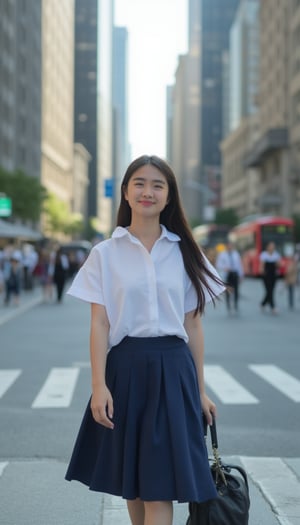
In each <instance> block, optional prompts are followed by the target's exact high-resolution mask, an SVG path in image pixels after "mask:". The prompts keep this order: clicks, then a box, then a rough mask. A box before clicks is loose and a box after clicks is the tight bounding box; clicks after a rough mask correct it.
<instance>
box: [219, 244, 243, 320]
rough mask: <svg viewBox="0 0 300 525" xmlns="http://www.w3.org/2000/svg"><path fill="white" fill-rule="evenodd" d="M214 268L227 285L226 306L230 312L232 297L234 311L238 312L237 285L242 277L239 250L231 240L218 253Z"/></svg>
mask: <svg viewBox="0 0 300 525" xmlns="http://www.w3.org/2000/svg"><path fill="white" fill-rule="evenodd" d="M216 268H217V270H218V272H219V274H220V276H221V277H222V279H223V280H224V281H225V282H226V284H227V285H228V288H227V289H226V295H225V297H226V306H227V310H228V312H229V313H230V312H231V310H232V308H231V306H232V304H231V303H232V298H233V307H234V311H235V312H236V313H237V312H238V304H239V285H240V282H241V279H242V278H243V277H244V270H243V264H242V259H241V256H240V254H239V252H238V251H237V250H236V249H235V247H234V244H233V243H232V242H230V241H229V242H227V244H226V247H225V250H223V251H222V252H219V253H218V256H217V259H216Z"/></svg>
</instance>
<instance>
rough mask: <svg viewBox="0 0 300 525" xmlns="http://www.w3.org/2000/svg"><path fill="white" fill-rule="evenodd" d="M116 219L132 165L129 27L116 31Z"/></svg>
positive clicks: (114, 203) (114, 125) (113, 90)
mask: <svg viewBox="0 0 300 525" xmlns="http://www.w3.org/2000/svg"><path fill="white" fill-rule="evenodd" d="M112 106H113V146H112V174H113V208H114V209H113V215H114V217H115V214H116V208H117V206H118V204H119V200H120V195H119V194H120V191H119V188H120V183H121V179H122V177H123V175H124V173H125V170H126V168H127V165H128V163H129V141H128V31H127V29H126V28H125V27H114V29H113V77H112Z"/></svg>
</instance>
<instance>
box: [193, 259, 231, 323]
mask: <svg viewBox="0 0 300 525" xmlns="http://www.w3.org/2000/svg"><path fill="white" fill-rule="evenodd" d="M202 255H203V257H204V262H205V266H206V267H207V268H208V270H210V272H211V273H212V274H213V275H215V276H216V277H217V278H218V279H220V276H219V274H218V272H217V270H216V269H215V267H214V266H213V265H212V264H211V263H210V262H209V260H208V259H207V257H206V256H205V255H204V253H202ZM205 279H206V281H207V284H208V285H209V286H210V288H211V290H212V291H213V293H214V295H215V296H218V295H220V294H221V293H223V292H224V291H225V290H226V288H225V286H224V285H223V284H219V283H217V282H215V281H214V280H213V279H211V278H210V277H209V276H207V275H206V276H205ZM203 291H204V296H205V304H207V303H209V302H211V301H212V297H211V295H210V293H209V291H208V289H207V288H206V287H205V286H203ZM196 306H197V293H196V290H195V287H194V286H193V283H192V281H191V280H190V278H189V277H188V276H187V285H186V293H185V301H184V312H185V313H187V312H191V311H192V310H195V308H196Z"/></svg>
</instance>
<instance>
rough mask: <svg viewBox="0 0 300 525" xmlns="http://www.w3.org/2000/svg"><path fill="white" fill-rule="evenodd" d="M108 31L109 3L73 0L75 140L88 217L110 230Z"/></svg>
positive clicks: (110, 32) (109, 62) (110, 117)
mask: <svg viewBox="0 0 300 525" xmlns="http://www.w3.org/2000/svg"><path fill="white" fill-rule="evenodd" d="M112 27H113V2H112V1H111V0H76V2H75V108H74V122H75V124H74V133H75V142H78V143H81V144H83V145H84V146H85V148H86V149H87V150H88V152H89V153H90V154H91V157H92V158H91V162H90V164H89V190H88V215H89V216H92V217H96V218H97V219H98V226H97V229H98V230H99V231H101V232H103V233H107V232H108V231H109V229H110V227H111V208H112V206H111V201H112V199H111V197H110V196H109V195H107V194H106V188H107V187H109V185H108V184H107V181H110V180H111V178H112V168H111V158H112V155H111V147H112V106H111V79H112Z"/></svg>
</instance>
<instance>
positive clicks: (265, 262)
mask: <svg viewBox="0 0 300 525" xmlns="http://www.w3.org/2000/svg"><path fill="white" fill-rule="evenodd" d="M280 259H281V256H280V254H279V253H278V252H277V251H276V247H275V243H274V242H269V243H268V244H267V246H266V249H265V250H264V251H262V252H261V254H260V261H261V274H262V277H263V283H264V287H265V295H264V297H263V299H262V301H261V303H260V305H261V309H262V311H264V309H265V306H267V305H269V306H270V308H271V312H272V314H274V315H276V314H277V313H278V311H277V309H276V307H275V300H274V290H275V285H276V280H277V270H278V266H279V262H280Z"/></svg>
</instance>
